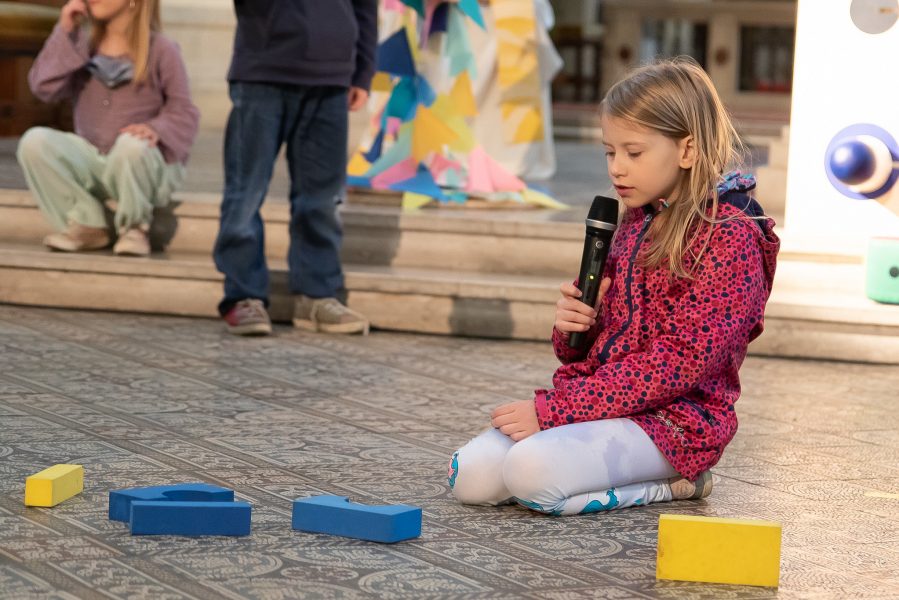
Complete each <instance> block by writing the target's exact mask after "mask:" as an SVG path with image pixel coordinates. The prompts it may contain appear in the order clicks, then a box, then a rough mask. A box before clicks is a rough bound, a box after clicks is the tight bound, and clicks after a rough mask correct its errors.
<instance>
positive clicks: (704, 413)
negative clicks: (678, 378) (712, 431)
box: [680, 396, 715, 425]
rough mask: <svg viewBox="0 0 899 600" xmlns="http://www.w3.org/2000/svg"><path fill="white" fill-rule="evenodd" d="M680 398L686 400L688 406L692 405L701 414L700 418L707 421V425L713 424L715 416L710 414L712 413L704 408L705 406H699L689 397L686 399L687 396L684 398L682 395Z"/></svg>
mask: <svg viewBox="0 0 899 600" xmlns="http://www.w3.org/2000/svg"><path fill="white" fill-rule="evenodd" d="M680 400H682V401H684V402H686V403H687V404H689V405H690V406H692V407H693V408H694V409H696V412H698V413H699V414H700V415H701V416H702V418H703V419H705V420H706V422H707V423H708V424H709V425H714V424H715V417H713V416H712V413H710V412H709V411H708V410H706V409H705V408H703V407H701V406H699V405H698V404H696V403H695V402H693V401H692V400H689V399H687V398H684V397H683V396H681V397H680Z"/></svg>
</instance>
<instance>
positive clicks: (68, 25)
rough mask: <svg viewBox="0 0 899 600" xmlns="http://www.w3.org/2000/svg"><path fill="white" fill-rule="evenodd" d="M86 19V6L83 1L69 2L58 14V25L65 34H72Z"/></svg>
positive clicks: (70, 0)
mask: <svg viewBox="0 0 899 600" xmlns="http://www.w3.org/2000/svg"><path fill="white" fill-rule="evenodd" d="M85 17H87V6H86V5H85V4H84V0H69V1H68V2H66V4H65V6H63V7H62V12H60V13H59V24H60V26H62V28H63V30H64V31H66V32H67V33H72V32H73V31H75V28H76V27H78V26H79V25H80V24H81V21H82V20H84V18H85Z"/></svg>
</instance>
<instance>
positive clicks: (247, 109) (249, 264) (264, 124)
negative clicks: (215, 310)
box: [213, 82, 286, 314]
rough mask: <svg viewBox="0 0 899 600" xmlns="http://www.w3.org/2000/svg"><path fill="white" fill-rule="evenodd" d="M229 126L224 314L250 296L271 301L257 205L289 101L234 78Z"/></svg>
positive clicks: (218, 260)
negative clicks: (286, 102) (285, 101)
mask: <svg viewBox="0 0 899 600" xmlns="http://www.w3.org/2000/svg"><path fill="white" fill-rule="evenodd" d="M230 94H231V101H232V103H233V107H232V109H231V114H230V116H229V117H228V124H227V127H226V129H225V147H224V163H225V193H224V197H223V199H222V207H221V220H220V225H219V233H218V237H217V239H216V241H215V248H214V250H213V257H214V259H215V266H216V267H217V268H218V270H219V271H221V272H222V273H223V274H224V275H225V297H224V298H223V299H222V301H221V303H220V304H219V312H220V313H222V314H224V313H225V312H227V311H228V310H229V309H230V308H231V307H232V306H233V305H234V304H235V303H236V302H238V301H239V300H243V299H246V298H256V299H259V300H263V301H264V302H265V303H266V305H268V294H269V277H268V266H267V265H266V262H265V233H264V231H263V223H262V217H261V216H260V214H259V209H260V207H261V206H262V202H263V200H264V199H265V194H266V192H267V191H268V186H269V183H270V182H271V178H272V169H273V168H274V164H275V159H276V158H277V156H278V149H279V148H280V147H281V143H282V141H283V140H284V122H285V116H286V115H285V103H284V101H283V97H282V90H281V88H280V86H274V85H266V84H258V83H243V82H234V83H232V84H231V86H230Z"/></svg>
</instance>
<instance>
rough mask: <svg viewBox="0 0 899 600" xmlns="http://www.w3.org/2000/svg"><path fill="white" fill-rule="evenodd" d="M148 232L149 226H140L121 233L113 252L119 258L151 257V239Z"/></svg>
mask: <svg viewBox="0 0 899 600" xmlns="http://www.w3.org/2000/svg"><path fill="white" fill-rule="evenodd" d="M147 231H149V227H148V226H146V225H139V226H137V227H131V228H129V229H127V230H125V231H121V232H119V239H118V241H117V242H116V243H115V246H113V247H112V251H113V252H114V253H116V254H118V255H119V256H149V255H150V237H149V236H148V235H147Z"/></svg>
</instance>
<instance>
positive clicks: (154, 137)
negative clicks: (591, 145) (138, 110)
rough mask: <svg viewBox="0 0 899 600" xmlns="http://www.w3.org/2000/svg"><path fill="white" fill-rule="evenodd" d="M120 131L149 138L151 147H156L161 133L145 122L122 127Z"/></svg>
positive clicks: (142, 138) (139, 137)
mask: <svg viewBox="0 0 899 600" xmlns="http://www.w3.org/2000/svg"><path fill="white" fill-rule="evenodd" d="M119 133H130V134H131V135H133V136H134V137H136V138H138V139H141V140H147V142H148V143H149V144H150V147H151V148H153V147H155V146H156V144H157V143H158V142H159V134H158V133H156V132H155V131H154V130H153V128H152V127H150V126H149V125H144V124H143V123H138V124H136V125H129V126H128V127H122V129H120V130H119Z"/></svg>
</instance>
